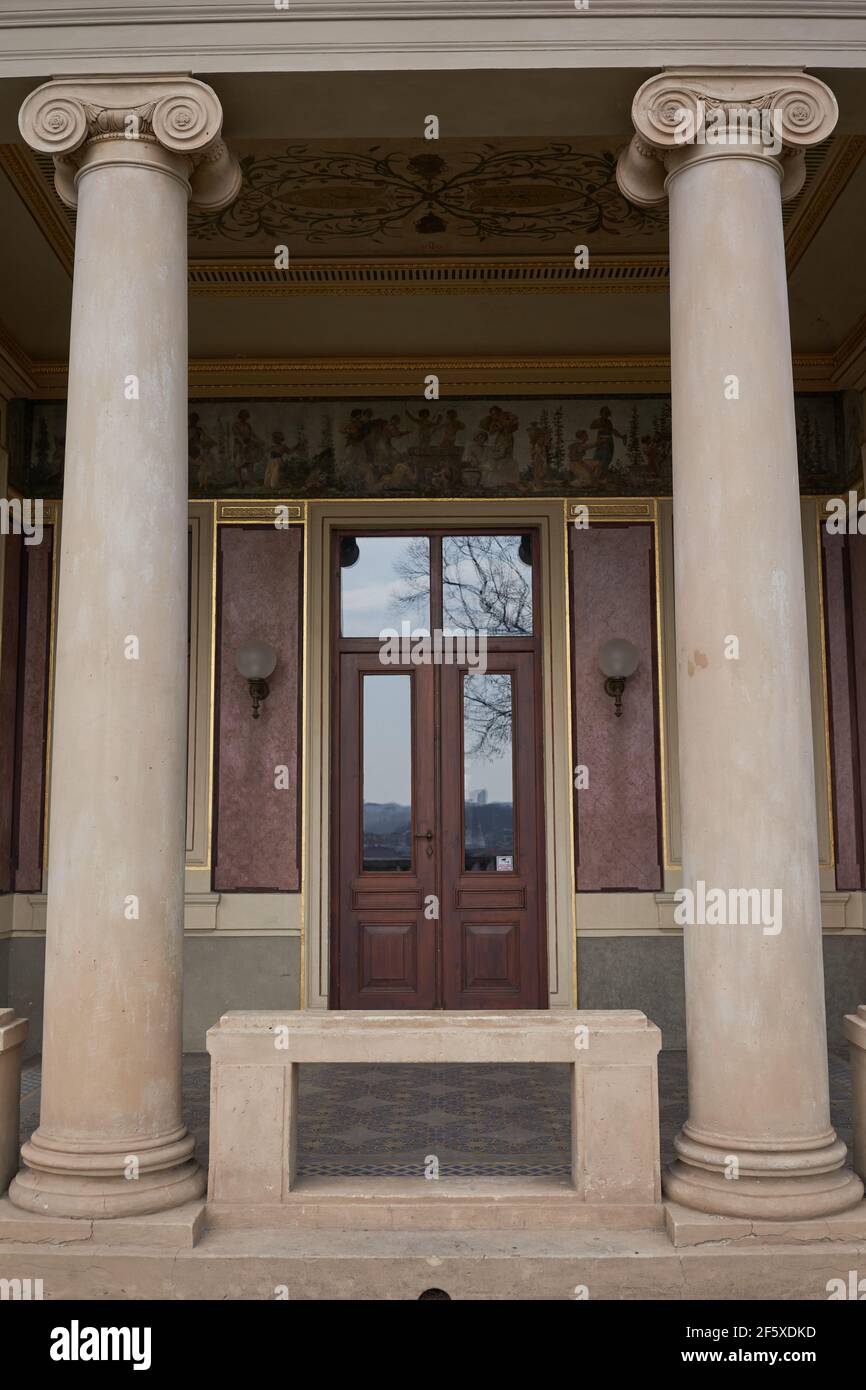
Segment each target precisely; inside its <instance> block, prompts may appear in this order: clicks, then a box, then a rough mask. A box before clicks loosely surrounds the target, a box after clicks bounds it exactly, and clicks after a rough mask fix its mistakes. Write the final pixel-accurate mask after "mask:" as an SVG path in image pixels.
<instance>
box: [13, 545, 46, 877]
mask: <svg viewBox="0 0 866 1390" xmlns="http://www.w3.org/2000/svg"><path fill="white" fill-rule="evenodd" d="M53 540H54V537H53V528H52V527H50V526H46V528H45V532H44V535H43V538H42V542H41V544H39V545H25V546H24V566H25V571H24V572H25V576H26V589H25V598H24V607H23V618H24V624H23V629H22V632H21V641H20V661H21V676H20V683H19V700H20V707H19V713H18V725H19V729H20V735H19V737H20V742H19V746H18V780H17V787H18V816H17V836H16V839H17V845H16V866H15V891H16V893H39V892H41V891H42V844H43V798H44V792H45V751H46V735H47V730H48V643H49V633H50V622H51V554H52V545H53Z"/></svg>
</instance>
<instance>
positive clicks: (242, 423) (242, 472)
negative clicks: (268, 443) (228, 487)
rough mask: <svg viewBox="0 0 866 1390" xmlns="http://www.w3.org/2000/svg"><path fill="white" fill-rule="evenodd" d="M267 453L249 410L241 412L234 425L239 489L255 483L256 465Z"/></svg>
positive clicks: (234, 448)
mask: <svg viewBox="0 0 866 1390" xmlns="http://www.w3.org/2000/svg"><path fill="white" fill-rule="evenodd" d="M264 452H265V441H264V440H263V439H260V438H259V436H258V435H257V434H256V432H255V430H254V429H253V425H252V421H251V420H250V412H249V411H248V410H239V411H238V414H237V419H236V420H235V422H234V424H233V425H232V463H233V465H234V470H235V477H236V478H237V482H238V487H240V488H243V487H245V486H246V484H247V482H249V481H250V480H252V481H255V468H256V464H257V463H258V462H259V460H260V459H261V458H262V457H263V455H264Z"/></svg>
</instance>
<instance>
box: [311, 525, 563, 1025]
mask: <svg viewBox="0 0 866 1390" xmlns="http://www.w3.org/2000/svg"><path fill="white" fill-rule="evenodd" d="M473 543H477V544H473ZM359 559H360V561H361V562H362V563H360V565H359ZM364 564H366V570H365V569H364ZM389 565H391V566H393V567H394V569H395V572H396V573H397V574H398V576H399V583H398V584H397V585H396V589H395V592H397V597H398V600H399V603H401V604H403V605H404V608H405V607H406V605H409V606H410V607H411V605H412V604H415V605H416V607H415V609H414V610H413V611H414V616H415V619H416V620H417V621H418V622H419V623H420V624H421V628H420V630H422V631H432V632H437V631H443V624H444V631H445V632H447V631H449V630H453V629H454V624H455V620H456V619H460V620H461V622H462V626H463V630H465V631H466V632H468V631H469V630H470V628H471V627H472V626H473V625H474V626H475V627H480V626H481V624H482V623H485V624H488V625H489V626H490V627H491V628H492V629H494V630H493V631H491V632H490V633H489V634H486V635H485V644H486V645H485V647H484V649H483V650H480V649H479V646H478V645H476V646H475V647H474V648H473V647H471V646H467V648H466V650H465V651H461V650H459V648H458V649H457V650H453V649H452V651H451V652H450V659H447V656H446V659H444V660H443V659H437V660H430V661H423V660H422V661H416V660H414V659H413V657H412V653H411V650H410V648H407V647H400V648H397V649H393V650H392V651H391V653H390V657H389V659H388V660H387V661H383V648H382V644H381V635H380V637H379V638H376V637H375V636H373V633H374V632H375V630H376V628H377V624H378V623H379V622H380V615H381V612H382V611H384V601H383V598H382V592H384V589H383V586H385V587H387V583H388V582H390V581H388V580H387V573H388V566H389ZM355 567H358V569H357V574H356V576H355V577H354V578H351V579H350V580H348V581H347V580H346V578H345V576H343V575H342V574H341V570H343V569H346V568H350V569H352V568H355ZM524 570H525V574H524ZM537 574H538V556H537V554H533V552H532V546H531V545H530V544H529V540H528V538H527V537H519V536H517V537H512V536H501V535H497V536H493V535H490V536H486V535H481V536H478V537H452V536H449V535H448V534H446V533H440V532H429V533H425V534H423V535H420V536H419V535H415V536H413V537H410V538H408V539H406V538H404V539H402V540H401V539H400V538H398V537H389V536H383V535H381V534H379V535H377V536H375V537H343V538H338V542H337V549H336V550H335V563H334V583H335V591H336V594H337V597H335V601H334V605H333V608H332V613H333V619H334V624H335V633H336V637H335V643H334V658H333V661H334V665H333V684H332V694H333V708H334V712H335V717H334V724H333V737H332V800H331V805H332V817H333V825H332V839H331V846H332V890H331V910H332V927H331V939H332V946H331V1005H332V1007H334V1008H344V1009H359V1008H368V1009H432V1008H446V1009H491V1008H499V1009H502V1008H505V1009H520V1008H536V1009H537V1008H544V1007H546V1003H547V978H546V930H545V916H544V867H543V866H544V853H543V809H542V808H543V787H542V767H541V746H542V731H541V717H540V706H539V670H538V661H539V650H540V637H539V635H538V627H539V614H538V604H537V593H538V588H539V586H538V582H537ZM383 576H384V577H383ZM407 585H408V588H407ZM392 588H394V585H393V584H392ZM503 594H504V595H506V597H505V598H504V599H503V597H502V596H503ZM371 595H372V597H371ZM491 595H492V597H491ZM389 611H390V610H389ZM397 627H398V628H399V623H398V624H397ZM497 629H498V630H497ZM445 646H446V653H447V651H448V649H447V643H446V644H445ZM439 655H440V657H441V655H442V653H441V652H440V654H439Z"/></svg>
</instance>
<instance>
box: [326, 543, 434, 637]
mask: <svg viewBox="0 0 866 1390" xmlns="http://www.w3.org/2000/svg"><path fill="white" fill-rule="evenodd" d="M404 622H407V623H409V630H410V632H424V633H427V632H429V631H430V541H429V540H428V538H427V537H426V536H358V537H357V539H356V540H354V541H352V540H351V539H349V541H348V544H347V543H344V544H343V546H342V547H341V555H340V631H341V633H342V635H343V636H344V637H380V636H381V634H382V632H383V631H384V630H385V629H388V628H391V629H393V630H394V631H396V632H397V633H400V632H401V630H402V624H403V623H404Z"/></svg>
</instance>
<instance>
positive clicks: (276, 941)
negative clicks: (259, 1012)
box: [183, 936, 301, 1052]
mask: <svg viewBox="0 0 866 1390" xmlns="http://www.w3.org/2000/svg"><path fill="white" fill-rule="evenodd" d="M300 962H301V942H300V938H299V937H297V936H274V937H267V936H253V937H243V936H225V937H222V938H221V939H220V938H219V937H214V936H199V937H196V936H187V937H186V938H185V939H184V943H183V971H184V980H183V1048H184V1052H204V1051H205V1033H206V1032H207V1030H208V1028H211V1027H212V1026H213V1024H215V1023H216V1022H217V1020H218V1019H219V1017H220V1015H221V1014H224V1013H227V1012H228V1011H229V1010H230V1009H297V1008H299V1007H300V1002H301V985H300V981H301V973H300Z"/></svg>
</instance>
